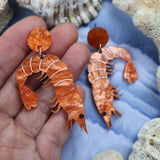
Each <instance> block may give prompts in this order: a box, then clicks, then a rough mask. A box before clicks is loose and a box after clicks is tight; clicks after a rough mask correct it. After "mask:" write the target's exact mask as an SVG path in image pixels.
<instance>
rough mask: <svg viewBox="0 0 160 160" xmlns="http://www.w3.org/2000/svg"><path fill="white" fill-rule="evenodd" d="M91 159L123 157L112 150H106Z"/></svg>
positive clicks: (111, 159)
mask: <svg viewBox="0 0 160 160" xmlns="http://www.w3.org/2000/svg"><path fill="white" fill-rule="evenodd" d="M92 160H123V157H122V156H121V155H120V153H118V152H117V151H114V150H108V151H105V152H102V153H100V154H98V155H96V156H95V157H94V158H93V159H92Z"/></svg>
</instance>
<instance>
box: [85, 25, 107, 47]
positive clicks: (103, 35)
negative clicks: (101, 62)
mask: <svg viewBox="0 0 160 160" xmlns="http://www.w3.org/2000/svg"><path fill="white" fill-rule="evenodd" d="M87 39H88V43H89V45H90V46H92V47H94V48H99V47H100V45H101V47H104V46H105V45H106V44H107V42H108V39H109V36H108V32H107V31H106V30H105V29H104V28H101V27H95V28H93V29H91V30H90V31H89V33H88V37H87Z"/></svg>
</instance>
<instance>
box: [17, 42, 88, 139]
mask: <svg viewBox="0 0 160 160" xmlns="http://www.w3.org/2000/svg"><path fill="white" fill-rule="evenodd" d="M75 46H77V47H75ZM80 46H81V48H83V49H81V50H78V49H79V47H80ZM72 47H73V48H74V49H75V50H76V52H77V56H79V63H76V64H75V66H71V65H69V66H68V67H69V68H70V70H71V71H72V72H73V73H74V75H80V72H81V70H80V69H81V68H84V66H85V65H86V63H87V62H88V61H87V60H86V59H88V60H89V56H88V54H89V50H88V48H87V47H86V46H85V45H82V44H81V43H77V44H74V45H73V46H71V47H70V48H69V49H68V51H67V52H66V54H65V56H64V57H63V58H64V60H67V61H66V63H67V64H71V63H70V60H71V61H72V60H73V59H74V58H75V56H73V55H72V54H75V53H73V52H72ZM82 50H83V52H82ZM69 51H71V53H72V54H71V53H70V52H69ZM67 56H70V57H72V56H73V59H71V58H67ZM63 58H62V60H63ZM75 68H76V69H75ZM77 78H78V77H76V78H75V79H77ZM37 93H38V94H39V97H40V98H39V103H38V107H37V108H34V109H32V110H31V111H30V112H28V111H27V110H26V109H23V110H22V111H21V112H20V113H19V115H18V116H17V118H16V123H17V124H18V125H20V126H22V128H24V129H26V130H28V131H29V133H30V135H32V136H33V137H34V136H36V135H37V134H38V132H39V131H40V129H41V127H42V126H43V125H44V123H45V122H46V120H47V118H48V115H49V113H50V108H51V107H50V106H51V104H49V101H50V100H51V99H53V97H54V91H53V86H49V87H48V88H40V89H39V90H38V91H37ZM43 95H44V96H45V98H42V97H43ZM46 96H47V97H46ZM36 120H38V121H36ZM33 122H34V123H33Z"/></svg>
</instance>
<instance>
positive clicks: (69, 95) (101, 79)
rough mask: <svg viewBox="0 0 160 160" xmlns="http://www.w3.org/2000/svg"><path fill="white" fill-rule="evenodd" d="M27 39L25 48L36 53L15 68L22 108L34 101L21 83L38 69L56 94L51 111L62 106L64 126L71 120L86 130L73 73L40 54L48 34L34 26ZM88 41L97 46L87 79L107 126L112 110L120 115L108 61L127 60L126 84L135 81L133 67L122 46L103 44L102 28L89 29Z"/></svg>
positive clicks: (46, 46)
mask: <svg viewBox="0 0 160 160" xmlns="http://www.w3.org/2000/svg"><path fill="white" fill-rule="evenodd" d="M27 42H28V45H29V47H30V48H31V49H32V50H33V51H35V52H38V53H39V54H36V55H35V56H33V57H31V58H28V59H26V60H25V61H24V63H23V65H22V66H20V67H19V68H18V71H17V76H16V79H17V84H18V86H19V91H20V95H21V99H22V101H23V103H24V105H25V107H26V108H27V109H28V110H30V109H31V108H32V107H36V106H37V101H38V96H37V95H36V93H35V92H34V91H32V90H31V89H30V88H28V87H27V86H25V82H26V81H27V78H28V76H31V75H32V74H33V73H38V72H42V74H41V76H40V77H39V78H41V79H42V80H43V79H45V78H47V82H48V81H49V80H50V81H49V82H48V84H46V85H45V86H47V85H50V84H52V85H53V86H54V90H55V94H56V96H55V97H54V99H53V100H52V102H54V105H53V106H51V107H52V108H53V110H52V112H53V113H56V112H58V111H59V110H60V109H61V108H62V109H63V110H64V111H65V112H66V113H67V114H68V122H67V127H69V126H70V127H71V128H72V125H73V120H75V121H76V122H77V123H78V124H79V125H80V127H81V128H83V129H84V130H85V131H86V133H87V129H86V123H85V111H84V105H83V101H82V99H81V96H80V94H79V92H78V89H77V87H76V85H75V84H74V82H73V74H72V73H71V71H70V70H69V69H68V68H67V65H66V64H65V63H64V62H63V61H61V60H60V59H59V58H58V57H57V56H55V55H53V54H47V55H45V54H44V52H45V51H46V50H48V49H49V48H50V46H51V44H52V38H51V35H50V33H49V32H48V31H47V30H45V29H43V28H35V29H33V30H32V31H31V32H30V33H29V35H28V39H27ZM88 42H89V44H90V45H91V46H93V47H95V48H99V50H98V52H95V53H94V54H93V55H92V56H91V59H90V63H89V65H88V72H89V74H88V79H89V81H90V83H91V84H92V92H93V97H94V100H95V103H96V106H97V109H98V111H99V112H100V114H101V115H102V116H103V118H104V120H105V122H106V124H107V126H108V128H110V125H111V120H110V119H111V114H112V112H113V113H115V114H116V115H117V116H118V114H120V113H119V112H118V111H117V110H116V109H115V108H114V107H113V105H112V102H113V98H114V97H117V98H119V97H120V96H117V95H116V93H118V91H116V90H115V89H116V87H114V86H112V85H111V84H110V82H109V80H108V74H111V71H112V68H111V67H112V65H113V64H112V63H110V62H109V61H110V60H112V59H114V58H122V59H124V60H126V61H127V64H126V67H125V71H124V78H125V79H127V81H128V82H129V83H130V82H133V81H136V80H137V74H136V70H135V68H134V65H133V63H132V61H131V57H130V55H129V53H128V52H127V51H126V50H125V49H123V48H118V47H115V46H110V47H103V46H104V45H105V44H106V43H107V42H108V33H107V31H106V30H104V29H103V28H94V29H93V30H91V31H90V32H89V34H88ZM102 47H103V48H102ZM106 67H107V70H106Z"/></svg>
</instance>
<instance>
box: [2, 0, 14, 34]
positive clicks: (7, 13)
mask: <svg viewBox="0 0 160 160" xmlns="http://www.w3.org/2000/svg"><path fill="white" fill-rule="evenodd" d="M12 17H13V11H12V9H11V8H10V7H9V5H8V0H0V32H1V31H2V29H3V28H4V27H6V25H7V24H8V23H9V22H10V20H11V18H12Z"/></svg>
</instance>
